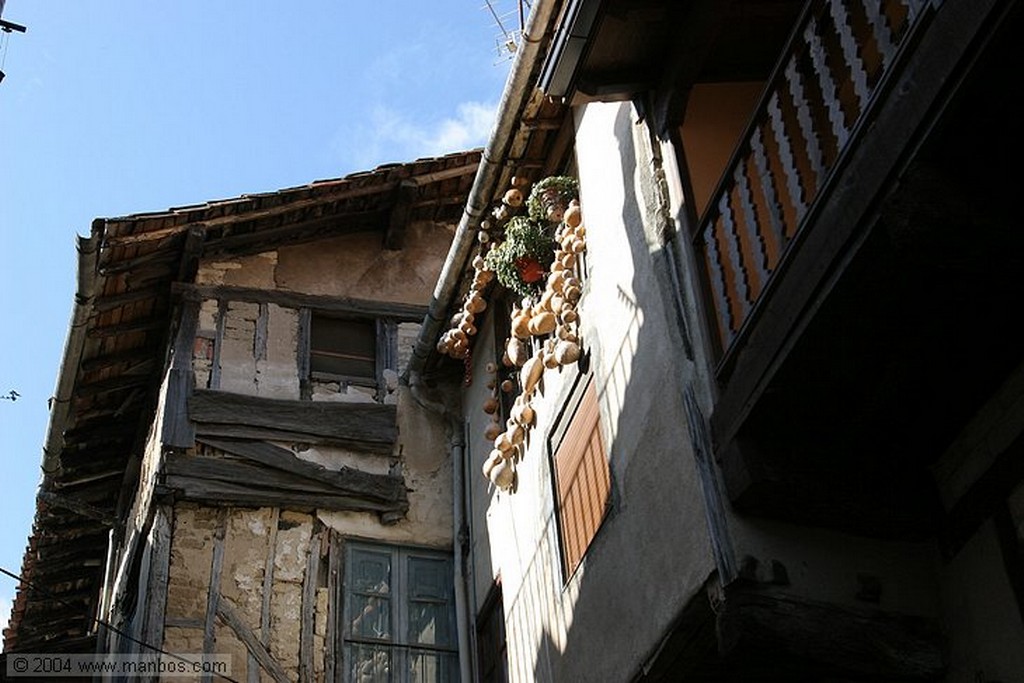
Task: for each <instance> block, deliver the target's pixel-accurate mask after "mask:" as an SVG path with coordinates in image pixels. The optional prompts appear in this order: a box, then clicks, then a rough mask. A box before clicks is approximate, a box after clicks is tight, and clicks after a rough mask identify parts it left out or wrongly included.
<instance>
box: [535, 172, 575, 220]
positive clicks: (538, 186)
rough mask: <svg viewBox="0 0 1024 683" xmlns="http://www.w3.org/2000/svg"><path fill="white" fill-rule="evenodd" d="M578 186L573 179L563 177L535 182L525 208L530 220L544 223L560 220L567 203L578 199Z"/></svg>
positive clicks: (549, 177) (550, 177) (551, 177)
mask: <svg viewBox="0 0 1024 683" xmlns="http://www.w3.org/2000/svg"><path fill="white" fill-rule="evenodd" d="M579 195H580V186H579V183H578V182H577V181H576V179H575V178H573V177H571V176H565V175H554V176H548V177H547V178H544V179H543V180H539V181H537V183H535V184H534V186H533V188H532V189H531V190H530V196H529V198H528V199H527V200H526V208H527V211H528V212H529V214H530V218H532V219H534V220H536V221H542V222H546V223H558V222H559V221H561V220H562V214H563V213H564V212H565V209H566V207H568V206H569V202H571V201H572V200H573V199H578V198H579Z"/></svg>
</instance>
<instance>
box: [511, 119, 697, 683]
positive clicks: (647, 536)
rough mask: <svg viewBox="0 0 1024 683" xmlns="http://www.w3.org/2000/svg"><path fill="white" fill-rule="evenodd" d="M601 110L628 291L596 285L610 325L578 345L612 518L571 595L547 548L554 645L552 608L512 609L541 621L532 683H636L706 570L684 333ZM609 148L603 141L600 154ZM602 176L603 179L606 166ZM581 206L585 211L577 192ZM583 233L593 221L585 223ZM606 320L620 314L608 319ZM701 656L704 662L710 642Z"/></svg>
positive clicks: (627, 122) (646, 217)
mask: <svg viewBox="0 0 1024 683" xmlns="http://www.w3.org/2000/svg"><path fill="white" fill-rule="evenodd" d="M599 106H604V107H607V106H618V112H617V114H616V115H615V120H614V128H615V136H616V141H617V148H618V152H619V155H618V158H619V159H621V164H620V166H619V167H620V168H621V179H620V180H619V182H621V184H622V196H623V201H622V207H621V216H620V217H619V218H618V219H617V220H619V221H621V223H618V224H616V219H613V220H611V221H610V222H607V223H605V222H602V224H601V227H602V229H603V228H606V227H608V226H609V225H611V226H612V227H613V228H615V229H618V230H622V231H623V234H624V236H625V237H626V239H627V241H628V248H629V252H630V255H631V262H632V279H631V281H630V282H629V283H628V284H627V283H625V281H624V280H625V276H623V278H622V281H620V282H619V283H618V285H617V286H614V285H613V283H611V282H604V283H601V284H600V285H596V284H595V283H592V284H595V286H593V287H591V289H590V293H589V294H588V296H591V297H600V298H599V299H598V300H596V301H593V302H592V303H593V305H592V307H591V310H592V311H593V312H594V313H593V314H594V315H600V316H602V317H603V318H607V320H605V319H602V321H601V323H600V324H592V325H591V326H590V329H591V330H592V331H596V330H597V329H600V330H601V331H602V334H601V337H600V338H593V339H584V343H585V344H586V345H587V346H589V347H590V348H591V351H592V352H593V358H594V359H595V363H594V369H595V380H596V381H597V387H598V392H599V397H600V401H601V412H602V419H603V420H608V421H610V424H607V425H606V429H605V430H604V431H605V434H606V435H609V434H610V435H611V439H610V443H609V445H608V449H607V450H608V455H609V464H610V469H611V480H612V494H611V506H610V509H609V511H608V514H607V516H606V518H605V520H604V522H603V524H602V526H601V528H600V529H599V531H598V533H597V535H596V536H595V537H594V539H593V541H592V543H591V545H590V547H589V550H588V551H587V557H586V559H585V561H584V563H583V566H582V567H581V569H580V572H579V575H578V576H577V577H575V579H574V580H573V582H572V583H571V584H570V585H569V586H565V585H564V582H563V579H564V577H563V576H562V572H561V571H559V569H558V564H559V563H558V559H557V558H558V556H559V555H558V546H557V539H554V540H555V546H554V557H553V558H552V561H553V562H554V567H553V571H554V577H553V579H551V580H550V583H549V584H548V585H551V584H556V585H551V588H550V590H552V591H554V595H553V596H552V598H549V599H554V600H555V601H556V602H559V601H560V602H561V605H562V608H561V609H556V610H554V612H555V613H559V614H560V613H562V612H564V615H563V617H564V623H565V624H566V631H565V633H564V637H561V638H560V637H558V636H559V635H562V634H561V633H557V632H556V634H555V636H552V632H553V631H555V630H556V628H557V624H551V623H548V622H550V621H551V616H550V615H551V613H552V611H550V610H548V611H546V610H545V609H544V606H543V605H542V604H527V605H522V604H521V605H520V606H519V609H526V610H529V614H530V615H532V619H530V620H531V621H533V628H532V630H531V631H530V634H531V635H532V634H537V633H540V632H541V625H542V624H543V632H542V635H541V636H540V637H539V639H538V640H537V642H536V648H535V650H534V652H533V660H532V661H533V676H534V678H533V680H535V681H551V682H552V683H554V682H556V681H558V682H561V681H590V680H602V681H630V680H634V679H636V678H638V677H639V676H640V674H641V670H642V667H643V665H644V663H645V661H646V660H648V659H649V658H650V657H651V656H652V655H653V653H654V652H655V651H656V649H657V648H658V646H659V644H660V643H661V641H662V639H663V638H664V637H665V635H666V634H667V633H668V631H669V629H670V628H671V626H672V624H673V622H674V620H675V619H676V618H677V616H678V614H679V613H680V611H681V610H682V608H683V606H684V605H686V604H687V602H688V600H689V599H690V598H691V597H692V596H693V595H694V594H695V593H696V592H697V591H699V590H701V587H702V586H703V584H704V581H705V580H706V579H707V577H708V575H709V574H710V572H711V571H712V570H713V567H714V564H713V560H712V557H711V551H710V546H709V543H708V534H707V528H706V524H705V521H704V516H703V511H702V502H701V500H702V499H701V496H700V492H699V489H698V488H697V484H696V474H695V467H694V461H693V455H692V451H691V447H690V444H689V440H688V437H687V427H686V418H685V412H684V408H683V403H682V379H681V371H682V366H683V364H684V350H683V346H682V345H683V342H682V338H683V337H682V331H681V330H680V329H679V327H678V323H677V322H676V319H675V317H674V315H673V314H672V311H673V310H674V308H673V304H672V302H671V301H665V300H664V294H663V292H664V289H663V287H662V286H661V285H660V284H659V282H658V279H657V275H656V271H655V263H656V262H657V261H658V260H659V259H665V258H666V257H665V255H664V254H663V253H661V251H662V249H661V248H655V249H654V250H653V251H652V248H651V246H650V245H649V244H648V242H647V239H646V237H645V235H646V234H648V233H649V232H651V231H650V230H645V224H647V225H649V226H652V225H653V227H655V228H657V229H658V232H659V233H660V232H661V230H660V228H661V227H663V226H661V225H656V224H652V216H653V217H654V220H658V218H657V214H655V213H653V212H646V211H645V209H644V206H645V204H644V201H643V197H642V196H639V195H638V185H641V186H642V183H643V181H644V179H638V178H637V171H638V169H637V156H638V154H637V148H636V145H635V142H634V137H633V136H634V128H635V127H636V126H635V123H634V121H633V116H632V107H631V106H630V105H628V104H621V105H599ZM615 144H616V143H613V142H611V141H609V142H608V145H607V147H608V149H607V150H606V151H609V152H610V151H611V150H612V149H613V146H614V145H615ZM582 164H583V162H582V161H581V166H582ZM606 171H607V172H608V173H611V169H610V168H607V167H606ZM584 175H585V173H581V181H582V180H583V176H584ZM638 180H639V183H638ZM592 191H594V190H592ZM641 191H643V190H641ZM583 201H584V205H586V204H585V202H586V191H585V190H584V198H583ZM590 224H591V226H593V225H594V224H595V221H594V220H593V219H592V218H591V221H590ZM591 234H592V235H593V232H591ZM605 239H613V240H614V239H621V237H619V236H611V237H609V236H605V237H603V238H602V242H601V243H602V244H603V245H604V246H607V244H605V242H604V240H605ZM616 246H621V244H620V243H617V244H616ZM620 251H621V249H620ZM616 253H617V252H616ZM595 256H596V254H595ZM591 264H592V271H591V273H590V276H591V277H592V278H593V277H599V278H600V277H613V276H615V275H616V269H617V268H621V267H622V266H621V265H619V264H616V263H614V259H609V260H606V261H604V262H602V261H600V260H599V259H595V260H592V261H591ZM623 272H625V271H623ZM585 315H586V313H585ZM613 315H614V316H620V317H618V318H615V319H611V318H609V316H613ZM606 322H607V323H608V324H604V323H606ZM584 334H586V332H584ZM595 337H596V335H595ZM538 552H539V550H538ZM536 582H541V577H534V579H533V580H532V581H531V578H530V577H525V578H524V584H529V583H536ZM524 588H525V585H524ZM559 589H561V590H559ZM522 597H524V596H522V595H521V596H517V599H520V598H522ZM533 598H534V599H537V600H543V598H542V597H541V596H533ZM530 602H533V600H530ZM513 609H515V608H513ZM528 618H529V617H528ZM516 619H517V617H516V616H515V615H514V614H512V615H510V620H512V621H515V620H516ZM559 641H562V646H561V647H560V646H559ZM511 645H512V643H511V642H510V646H511ZM708 647H709V648H711V650H710V651H709V654H711V651H713V647H714V639H713V638H711V639H710V640H709V641H708ZM510 654H511V651H510ZM524 654H525V653H524ZM513 667H514V668H515V663H513ZM520 671H521V672H523V673H525V672H524V671H522V669H520Z"/></svg>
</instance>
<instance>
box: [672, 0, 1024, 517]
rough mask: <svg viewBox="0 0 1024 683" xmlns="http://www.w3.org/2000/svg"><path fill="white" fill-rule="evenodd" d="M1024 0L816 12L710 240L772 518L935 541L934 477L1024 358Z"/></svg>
mask: <svg viewBox="0 0 1024 683" xmlns="http://www.w3.org/2000/svg"><path fill="white" fill-rule="evenodd" d="M1020 15H1021V12H1020V10H1019V8H1018V6H1017V4H1016V3H1014V2H997V1H983V2H966V1H956V0H946V1H945V2H928V1H926V0H886V1H884V2H869V1H867V0H820V1H814V2H810V3H808V4H807V6H806V7H805V8H804V11H803V14H802V15H801V17H800V19H799V21H798V24H797V26H796V27H795V29H794V31H793V32H792V34H791V37H790V41H789V43H788V45H787V46H786V48H785V50H784V51H783V53H782V56H781V59H779V60H778V62H777V66H776V69H775V71H774V73H773V75H772V76H771V78H770V79H769V80H768V81H767V85H766V87H765V89H764V91H763V95H762V97H761V99H760V101H759V103H758V104H757V106H756V109H755V110H754V112H753V115H752V117H751V118H750V123H749V125H748V126H747V128H746V130H745V131H744V133H743V134H742V136H741V138H740V140H739V143H738V145H737V146H736V148H735V153H734V154H733V156H732V158H731V160H730V161H729V162H728V164H727V166H726V169H725V172H724V173H723V175H722V178H721V180H720V182H719V184H718V186H717V188H716V189H715V191H714V193H713V194H712V195H711V198H710V200H709V201H708V203H707V208H706V209H705V210H704V213H703V215H702V216H701V219H700V221H699V223H697V224H696V226H695V227H696V229H695V230H694V231H693V234H692V235H691V238H692V240H693V248H694V251H695V253H696V255H697V260H698V262H699V265H700V267H701V268H702V272H701V274H700V278H701V281H702V284H701V286H702V289H703V290H704V292H703V293H704V298H705V301H706V309H707V313H708V320H709V323H708V327H709V330H710V331H711V335H710V336H711V337H712V338H713V339H714V343H715V346H716V349H715V353H716V358H717V359H718V361H717V362H718V365H717V373H718V382H719V387H720V395H719V399H718V402H717V406H716V409H715V412H714V415H713V428H714V436H715V439H716V447H717V455H718V458H719V461H720V463H721V464H722V467H723V470H724V472H725V475H726V483H727V487H728V489H729V492H730V495H731V497H732V498H733V502H734V503H735V504H736V505H737V506H738V507H740V508H741V509H743V510H746V511H749V512H751V513H755V514H763V515H768V516H773V517H781V518H786V519H792V520H797V521H800V522H806V523H813V524H822V525H826V526H833V527H839V528H844V529H848V530H851V531H856V532H861V533H867V534H871V535H883V536H899V537H920V536H923V535H926V534H930V533H931V532H933V531H934V530H935V527H936V523H937V522H936V520H937V517H938V514H937V513H936V510H937V509H938V504H937V499H936V497H935V495H934V491H933V485H932V482H931V479H930V477H929V474H928V469H927V468H928V465H929V464H930V463H932V462H934V461H935V459H936V458H938V457H939V455H941V453H942V452H943V450H944V449H945V447H946V446H947V445H948V444H949V443H950V442H951V441H952V439H954V438H955V437H956V436H957V434H958V433H959V432H960V431H961V429H962V428H963V426H964V425H965V423H966V422H967V421H968V420H969V419H970V418H971V417H972V416H973V415H974V414H975V413H976V411H977V410H978V409H979V407H980V406H981V405H982V404H983V403H984V401H985V400H986V399H987V398H988V397H989V396H991V395H992V393H993V392H994V391H995V390H996V388H997V387H998V386H999V384H1000V382H1001V381H1003V380H1004V379H1005V378H1006V377H1007V376H1008V374H1009V373H1010V372H1011V371H1012V370H1013V369H1014V368H1015V367H1016V366H1017V365H1018V364H1019V363H1020V362H1021V360H1022V359H1024V345H1021V344H1019V343H1015V342H1014V341H1013V340H1014V339H1015V338H1016V335H1015V333H1014V332H1013V327H1012V326H1013V320H1012V317H1013V316H1012V315H1011V314H1010V313H1009V312H1010V311H1012V310H1014V309H1015V308H1017V307H1019V302H1020V301H1022V300H1024V299H1022V297H1021V294H1022V293H1024V291H1022V290H1024V286H1022V285H1021V282H1020V280H1021V278H1020V277H1019V274H1020V273H1021V272H1024V271H1022V270H1021V266H1022V264H1024V261H1022V256H1021V254H1024V238H1022V237H1021V231H1020V230H1019V228H1018V224H1019V219H1015V217H1016V216H1017V214H1018V213H1019V212H1018V211H1017V210H1016V208H1015V204H1014V202H1013V201H1012V200H1013V196H1014V193H1015V192H1016V191H1017V188H1016V186H1015V183H1014V182H1013V180H1012V178H1013V176H1014V175H1016V174H1015V173H1011V172H1010V171H1008V170H1004V169H1006V168H1010V166H1007V165H1006V164H1004V161H1003V160H1004V159H1012V160H1014V161H1010V162H1009V164H1011V165H1013V166H1015V164H1016V161H1015V160H1016V159H1017V158H1018V157H1017V156H1016V154H1015V153H1012V152H1010V147H1011V146H1013V145H1017V144H1018V143H1017V142H1016V140H1017V139H1018V138H1019V131H1018V128H1019V121H1020V120H1022V119H1021V107H1020V105H1019V104H1017V103H1016V102H1011V101H1010V99H1009V98H1007V97H1005V88H1006V84H1007V83H1010V82H1016V80H1018V79H1019V73H1020V66H1021V58H1020V55H1019V53H1020V51H1019V50H1014V49H1012V41H1013V37H1012V36H1013V35H1014V34H1015V32H1016V31H1017V30H1019V28H1020Z"/></svg>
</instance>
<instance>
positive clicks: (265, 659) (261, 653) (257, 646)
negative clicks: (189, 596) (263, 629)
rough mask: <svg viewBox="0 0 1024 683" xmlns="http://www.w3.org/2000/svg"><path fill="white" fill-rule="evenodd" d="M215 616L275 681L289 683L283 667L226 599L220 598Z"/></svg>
mask: <svg viewBox="0 0 1024 683" xmlns="http://www.w3.org/2000/svg"><path fill="white" fill-rule="evenodd" d="M217 616H218V617H219V618H220V620H221V621H222V622H223V623H224V625H225V626H227V627H228V628H230V629H231V630H232V631H234V633H235V637H237V638H238V639H239V640H240V641H242V644H243V645H245V649H247V650H248V651H249V652H250V653H251V654H252V655H253V656H254V657H255V658H256V660H257V661H258V662H259V663H260V666H261V667H262V668H263V670H264V671H266V672H267V673H268V674H269V675H270V677H271V678H273V679H274V681H275V682H276V683H291V681H290V680H289V679H288V674H287V673H286V672H285V670H284V667H282V666H281V664H280V663H278V661H277V660H276V659H274V656H273V655H271V654H270V651H269V650H268V649H267V648H266V647H265V646H264V645H263V644H262V643H261V642H260V641H259V640H257V638H256V636H255V634H253V632H252V631H251V630H250V629H249V627H248V626H246V625H245V622H244V621H243V620H242V617H241V615H239V614H238V612H237V611H236V610H235V608H234V607H233V606H232V605H231V603H230V602H228V601H227V600H221V601H220V603H219V604H218V605H217Z"/></svg>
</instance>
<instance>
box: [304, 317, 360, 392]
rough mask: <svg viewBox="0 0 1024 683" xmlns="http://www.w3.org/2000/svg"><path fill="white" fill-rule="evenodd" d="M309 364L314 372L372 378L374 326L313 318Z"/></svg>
mask: <svg viewBox="0 0 1024 683" xmlns="http://www.w3.org/2000/svg"><path fill="white" fill-rule="evenodd" d="M310 328H311V329H310V343H309V363H310V369H311V370H312V371H313V372H322V373H327V374H332V375H345V376H349V377H367V378H374V377H376V374H377V324H376V323H375V322H373V321H365V320H345V319H343V318H328V317H326V316H313V320H312V323H311V325H310Z"/></svg>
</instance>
